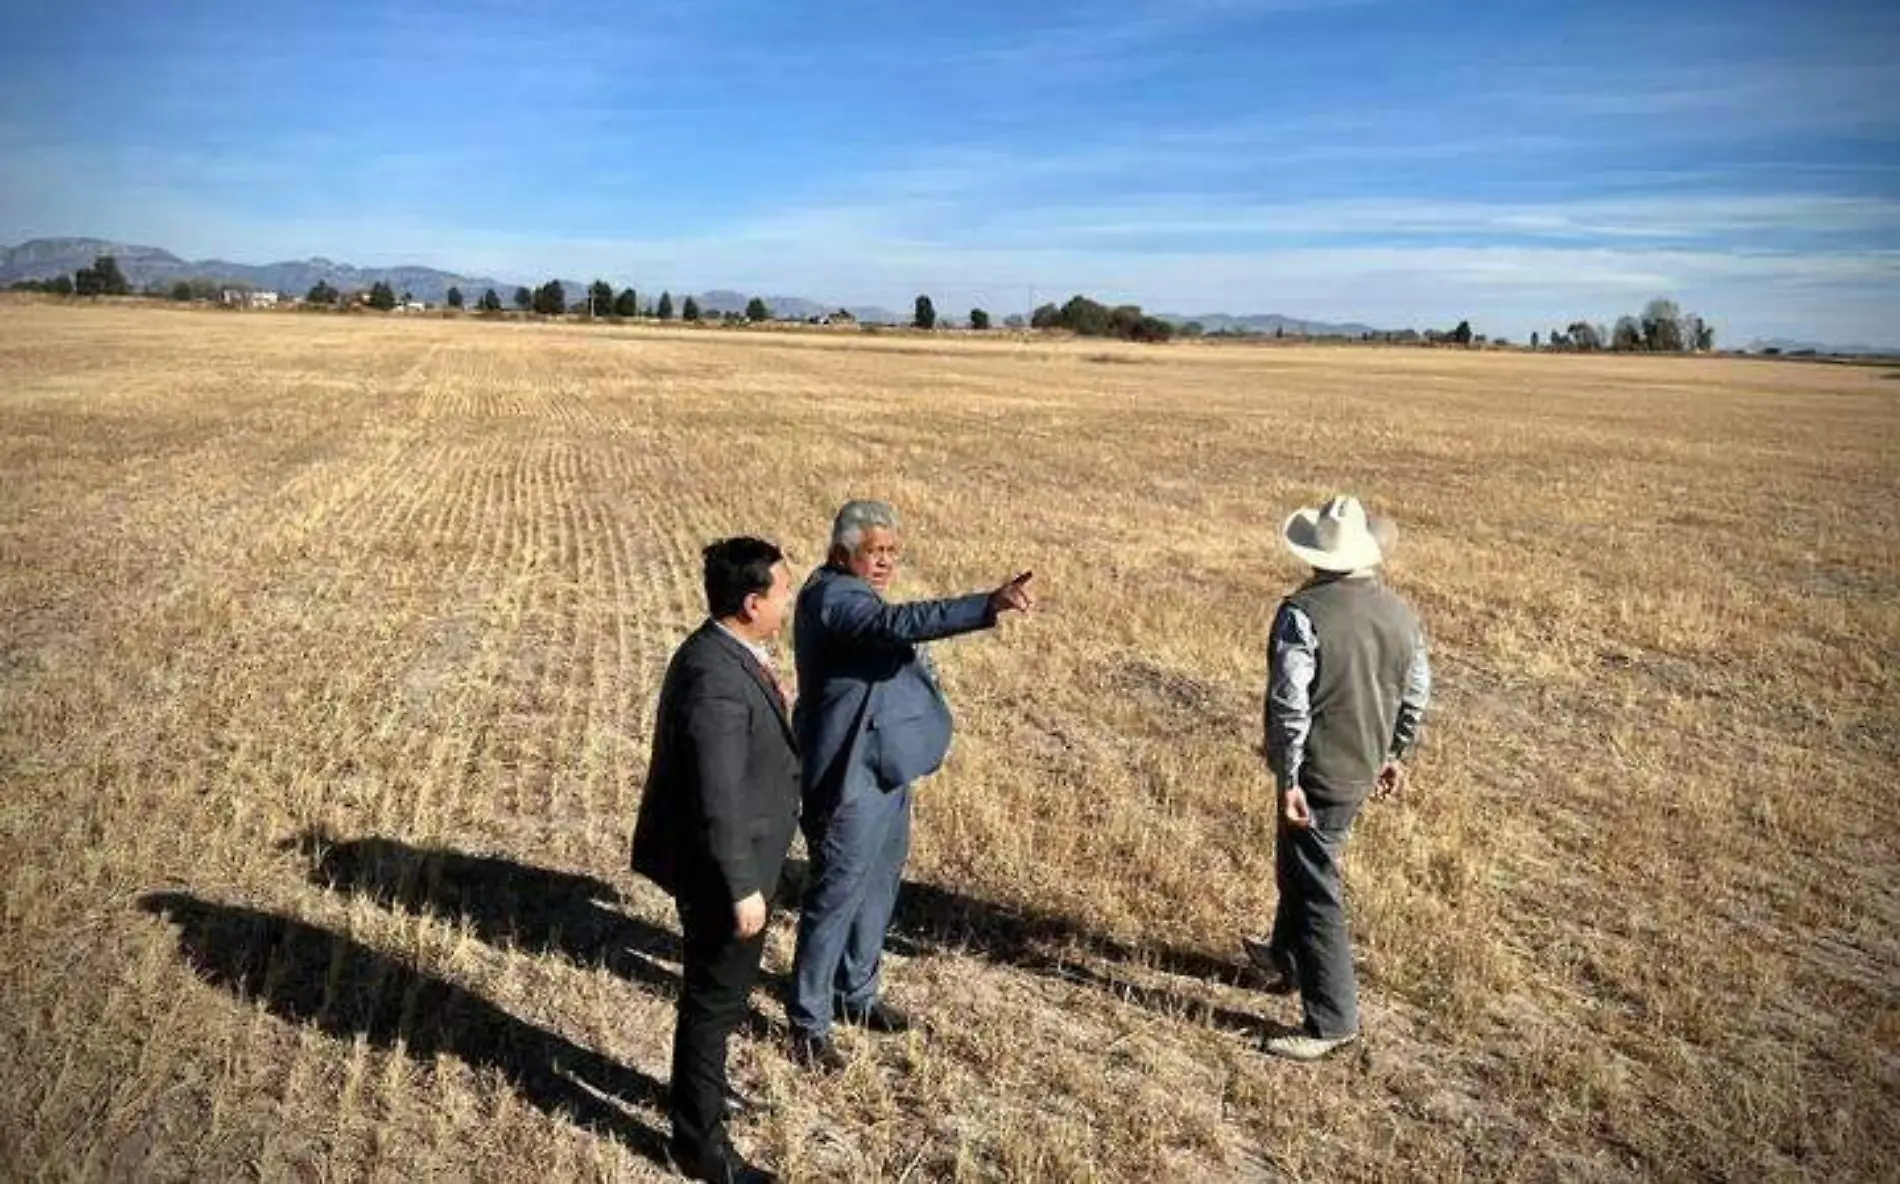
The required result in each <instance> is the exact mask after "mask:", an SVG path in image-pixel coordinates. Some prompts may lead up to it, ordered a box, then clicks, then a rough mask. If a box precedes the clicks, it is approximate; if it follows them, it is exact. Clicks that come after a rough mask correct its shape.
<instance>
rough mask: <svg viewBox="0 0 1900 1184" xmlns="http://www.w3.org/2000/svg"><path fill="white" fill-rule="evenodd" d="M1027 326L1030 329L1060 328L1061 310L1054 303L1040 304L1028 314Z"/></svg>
mask: <svg viewBox="0 0 1900 1184" xmlns="http://www.w3.org/2000/svg"><path fill="white" fill-rule="evenodd" d="M1029 327H1030V328H1031V329H1060V328H1061V327H1062V310H1061V309H1059V308H1057V307H1056V306H1055V305H1054V304H1044V305H1042V306H1040V307H1039V308H1037V309H1036V311H1035V312H1032V313H1030V314H1029Z"/></svg>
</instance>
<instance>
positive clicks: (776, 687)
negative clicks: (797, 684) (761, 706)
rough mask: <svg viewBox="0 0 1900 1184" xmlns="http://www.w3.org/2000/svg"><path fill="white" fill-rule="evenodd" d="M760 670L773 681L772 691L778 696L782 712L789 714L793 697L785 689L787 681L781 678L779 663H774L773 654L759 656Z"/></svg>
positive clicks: (763, 653) (762, 653)
mask: <svg viewBox="0 0 1900 1184" xmlns="http://www.w3.org/2000/svg"><path fill="white" fill-rule="evenodd" d="M759 668H760V669H761V670H764V671H765V677H766V678H768V679H771V680H772V690H773V691H775V692H777V694H778V705H779V708H780V710H782V711H787V712H789V711H790V710H791V709H792V696H791V693H790V692H789V691H787V690H786V688H785V680H784V679H783V678H780V677H779V673H778V663H776V662H774V661H772V655H771V654H769V653H765V652H761V653H760V654H759Z"/></svg>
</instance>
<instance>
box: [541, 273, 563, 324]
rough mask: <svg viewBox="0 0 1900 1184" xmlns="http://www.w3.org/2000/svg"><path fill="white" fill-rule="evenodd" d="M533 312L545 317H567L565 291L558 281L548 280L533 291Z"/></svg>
mask: <svg viewBox="0 0 1900 1184" xmlns="http://www.w3.org/2000/svg"><path fill="white" fill-rule="evenodd" d="M534 311H536V312H538V313H540V314H541V315H542V316H546V317H558V316H565V315H567V289H566V288H563V287H562V286H561V281H560V280H549V281H548V282H547V283H545V284H542V285H541V286H540V287H538V288H536V289H535V290H534Z"/></svg>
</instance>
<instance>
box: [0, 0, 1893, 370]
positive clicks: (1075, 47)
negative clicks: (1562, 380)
mask: <svg viewBox="0 0 1900 1184" xmlns="http://www.w3.org/2000/svg"><path fill="white" fill-rule="evenodd" d="M7 7H8V15H7V17H6V20H5V22H4V25H5V35H4V37H3V38H0V160H4V161H5V168H4V170H0V242H18V241H20V240H22V239H26V238H30V237H38V236H46V235H69V234H70V235H77V234H86V235H98V236H101V237H106V238H112V239H117V240H121V241H130V242H140V243H149V244H152V245H156V246H163V247H167V248H170V249H171V250H174V251H176V252H178V253H180V254H184V255H187V256H191V257H202V256H209V255H219V256H223V257H226V258H233V259H238V260H242V261H245V262H267V261H270V260H275V259H283V258H297V257H304V256H310V255H324V256H328V257H330V258H335V259H343V260H348V261H351V262H355V263H359V264H390V263H397V262H419V263H426V264H430V265H435V266H441V267H446V268H451V269H460V270H464V271H469V272H476V273H488V274H492V275H494V276H496V277H498V278H501V279H503V280H520V279H535V278H544V277H547V276H550V275H560V276H569V277H576V278H581V279H591V278H593V277H594V276H596V275H601V276H605V277H607V278H609V279H611V280H613V281H615V282H616V283H634V284H637V285H638V286H640V287H641V288H642V289H643V290H645V289H650V288H659V287H662V286H665V287H670V288H672V289H674V290H675V291H679V290H697V289H702V288H710V287H729V288H738V289H742V290H745V291H749V292H760V293H768V294H798V295H808V296H811V297H814V298H817V299H825V300H832V301H839V302H848V303H860V302H875V303H881V304H885V305H888V306H891V307H894V308H900V307H907V306H908V304H909V301H910V298H911V297H912V296H913V295H915V294H916V293H918V292H920V291H922V292H929V293H931V294H932V295H933V296H934V297H935V298H936V302H937V304H938V306H939V307H940V308H943V309H948V310H955V311H958V312H961V310H962V309H964V308H967V307H969V306H970V305H972V304H982V305H985V306H987V307H989V308H991V309H992V310H995V311H997V312H999V313H1000V312H1006V311H1017V310H1020V309H1022V308H1023V307H1024V306H1025V305H1026V304H1027V302H1028V301H1029V300H1030V299H1031V298H1032V297H1033V298H1034V299H1036V300H1044V299H1049V298H1052V297H1062V296H1066V295H1067V294H1068V293H1070V292H1073V291H1085V292H1089V293H1092V294H1094V295H1097V296H1099V297H1101V298H1104V299H1112V300H1130V301H1134V302H1138V303H1141V304H1143V305H1145V306H1146V307H1148V308H1150V309H1151V310H1160V311H1171V312H1183V313H1197V312H1204V311H1215V310H1220V311H1229V312H1285V313H1288V314H1290V315H1300V316H1307V317H1314V318H1334V319H1343V318H1354V319H1360V320H1366V321H1370V322H1373V323H1375V324H1380V325H1407V324H1412V325H1421V326H1423V325H1433V324H1437V325H1445V324H1449V323H1451V322H1454V321H1456V320H1457V319H1458V318H1460V317H1470V318H1471V319H1472V320H1473V321H1474V323H1476V324H1477V325H1478V327H1479V328H1480V329H1481V330H1483V329H1490V330H1491V331H1493V332H1498V333H1506V334H1510V335H1513V336H1519V337H1521V336H1523V335H1525V334H1527V333H1529V332H1530V331H1531V330H1532V329H1544V328H1548V327H1549V326H1550V325H1551V324H1553V323H1559V322H1566V321H1568V320H1571V319H1574V318H1575V317H1578V316H1585V317H1589V318H1591V319H1593V320H1603V321H1607V320H1610V319H1612V318H1613V317H1614V316H1615V315H1616V314H1617V313H1619V312H1624V311H1634V310H1635V309H1636V308H1637V307H1638V306H1640V304H1641V303H1642V302H1643V300H1645V299H1646V298H1647V297H1649V296H1651V295H1669V296H1673V297H1675V298H1676V299H1678V300H1679V301H1681V302H1682V304H1683V305H1684V306H1685V307H1687V308H1690V309H1694V310H1697V311H1700V312H1702V313H1704V314H1705V315H1707V316H1708V317H1710V318H1711V319H1712V320H1714V321H1715V322H1716V323H1717V324H1718V325H1719V326H1720V328H1721V330H1722V335H1723V340H1725V341H1726V342H1728V343H1730V344H1741V343H1744V342H1745V341H1746V340H1747V339H1749V338H1751V337H1754V336H1756V335H1769V334H1777V335H1794V336H1810V337H1820V338H1824V339H1827V340H1831V341H1836V342H1841V341H1873V342H1877V343H1900V81H1896V80H1897V79H1900V4H1896V3H1894V2H1893V0H1881V2H1860V0H1855V2H1848V0H1814V2H1809V3H1802V4H1794V3H1760V2H1753V0H1725V2H1721V3H1716V2H1712V0H1672V2H1670V3H1647V4H1630V3H1623V2H1621V0H1608V2H1599V3H1593V4H1565V5H1531V4H1523V3H1512V4H1505V3H1488V2H1472V3H1457V4H1453V3H1402V2H1392V3H1378V2H1371V0H1366V2H1351V0H1170V2H1168V3H1148V2H1146V0H1124V2H1122V3H1115V4H1109V3H1090V4H1080V3H1069V2H1067V0H1044V2H1042V3H1037V4H1022V3H1007V4H1002V3H988V2H973V0H966V2H963V3H954V4H930V5H923V4H906V3H902V2H891V3H835V2H834V3H791V2H788V0H776V2H772V0H747V2H720V0H693V2H690V3H689V2H685V0H676V2H674V3H662V4H656V3H647V4H639V3H615V4H591V3H586V2H583V0H574V2H569V3H562V4H558V5H555V4H536V3H531V2H529V0H511V2H509V3H505V4H489V3H486V2H482V0H474V2H462V0H458V2H457V3H447V2H446V0H405V2H403V3H393V2H374V3H356V2H352V0H325V2H323V3H319V4H309V5H294V6H293V5H272V4H257V3H254V2H253V3H244V4H237V3H232V4H214V3H206V4H171V5H165V4H127V3H123V2H112V3H94V2H92V0H59V2H57V3H45V2H42V0H12V2H10V3H9V4H8V6H7ZM292 8H294V9H296V11H295V12H294V13H288V14H286V13H284V12H281V11H280V10H286V9H292Z"/></svg>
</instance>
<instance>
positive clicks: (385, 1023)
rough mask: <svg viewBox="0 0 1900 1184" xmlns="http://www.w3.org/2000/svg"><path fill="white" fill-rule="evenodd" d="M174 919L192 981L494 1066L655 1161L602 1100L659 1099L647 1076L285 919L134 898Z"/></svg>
mask: <svg viewBox="0 0 1900 1184" xmlns="http://www.w3.org/2000/svg"><path fill="white" fill-rule="evenodd" d="M139 906H140V907H141V908H143V909H144V910H145V911H146V912H149V913H155V914H158V915H160V916H163V917H164V918H166V919H167V920H169V921H170V922H171V923H172V924H174V925H176V926H177V927H178V946H179V951H180V953H181V954H182V956H183V957H184V959H185V961H186V962H188V963H190V965H191V967H192V969H193V970H195V971H196V972H197V973H198V975H199V977H201V978H203V979H204V980H205V981H206V982H208V983H211V984H213V985H215V986H218V987H222V988H224V989H225V990H227V991H230V992H231V993H232V994H234V995H236V996H238V997H239V998H241V999H246V1000H255V1001H256V1002H258V1003H260V1004H262V1005H263V1006H264V1007H265V1008H266V1009H267V1010H269V1011H270V1012H271V1014H273V1015H276V1016H278V1017H280V1018H282V1019H285V1020H288V1021H290V1022H291V1023H295V1024H313V1025H315V1026H316V1027H317V1028H319V1029H320V1030H322V1031H323V1032H325V1033H328V1034H329V1035H331V1036H334V1037H336V1038H338V1039H340V1040H352V1039H354V1038H356V1037H358V1036H362V1037H364V1038H365V1039H367V1040H368V1041H369V1043H370V1044H372V1045H374V1046H376V1047H377V1048H381V1049H393V1048H400V1049H402V1050H403V1052H404V1053H406V1054H407V1055H408V1056H410V1057H413V1058H415V1059H416V1060H417V1061H420V1062H422V1063H423V1064H425V1065H426V1064H429V1063H431V1062H432V1061H433V1060H434V1058H435V1057H436V1056H437V1055H438V1054H442V1053H446V1054H448V1055H451V1056H454V1057H457V1058H459V1059H461V1060H462V1061H465V1062H466V1063H467V1064H468V1065H470V1066H471V1067H472V1068H476V1069H482V1068H494V1069H497V1070H499V1071H500V1072H501V1073H502V1074H503V1075H505V1076H506V1077H507V1078H508V1079H509V1080H511V1081H512V1082H513V1083H514V1086H515V1088H516V1089H517V1090H518V1091H520V1093H521V1096H522V1097H523V1098H525V1099H526V1100H527V1101H529V1102H530V1103H532V1104H533V1105H535V1106H536V1107H538V1108H539V1109H541V1110H543V1111H545V1112H546V1113H548V1114H552V1115H556V1116H561V1117H567V1118H570V1119H571V1120H573V1121H577V1122H579V1123H580V1124H581V1125H584V1126H588V1127H592V1128H594V1129H595V1130H598V1131H602V1132H605V1133H607V1134H610V1135H612V1136H613V1137H614V1138H616V1139H618V1140H619V1141H620V1142H622V1143H624V1144H626V1145H627V1146H628V1147H629V1148H631V1149H632V1150H634V1151H636V1152H638V1153H639V1154H641V1155H644V1156H647V1157H648V1158H650V1159H653V1160H654V1161H655V1162H661V1163H663V1162H665V1159H664V1152H663V1150H662V1148H663V1145H664V1144H663V1140H662V1138H661V1136H660V1135H659V1133H658V1132H656V1131H655V1130H654V1129H653V1128H651V1127H649V1126H647V1125H645V1124H643V1123H641V1122H639V1121H638V1120H636V1119H634V1118H633V1117H632V1116H630V1115H629V1114H627V1113H626V1112H625V1111H623V1110H621V1109H620V1108H619V1107H618V1106H615V1105H612V1104H611V1103H609V1102H608V1101H606V1100H603V1095H604V1097H605V1098H613V1099H617V1100H619V1101H621V1102H624V1103H626V1104H629V1105H637V1106H663V1105H664V1100H665V1089H664V1087H662V1086H661V1084H660V1083H659V1082H658V1081H655V1080H654V1079H653V1078H651V1077H648V1076H647V1075H646V1074H644V1073H641V1072H639V1071H637V1070H634V1069H629V1068H627V1067H625V1066H623V1065H619V1064H616V1063H615V1062H614V1061H612V1060H610V1059H608V1058H607V1057H603V1056H601V1055H600V1054H599V1053H596V1052H593V1051H592V1050H590V1049H586V1048H583V1047H581V1046H580V1045H578V1044H575V1043H574V1042H573V1041H571V1040H568V1039H566V1038H564V1037H561V1036H557V1035H555V1034H554V1033H553V1032H549V1031H547V1030H545V1029H543V1028H537V1027H535V1026H534V1025H533V1024H530V1023H527V1022H525V1021H523V1020H521V1019H518V1018H516V1017H515V1016H513V1015H510V1014H509V1013H508V1012H506V1011H503V1010H502V1009H501V1008H499V1007H497V1006H495V1005H494V1004H493V1003H490V1002H489V1001H487V1000H486V999H483V998H481V997H480V996H478V995H475V994H473V993H471V992H469V991H467V990H465V989H464V988H462V987H458V986H456V985H455V984H453V983H451V982H448V981H446V980H444V979H440V978H436V977H435V976H433V975H430V974H425V973H423V972H422V971H420V970H418V969H416V968H415V967H413V966H411V965H409V964H408V963H406V962H404V961H402V960H400V959H398V958H394V957H390V956H388V955H386V954H380V953H377V952H376V951H375V950H372V949H370V948H369V947H367V946H365V945H363V944H362V943H360V942H357V941H354V940H352V939H351V938H349V937H346V936H344V935H343V934H340V933H334V932H332V931H330V930H328V929H323V928H320V927H318V926H315V925H310V924H307V923H305V922H303V921H299V920H296V919H295V918H292V917H286V916H282V915H280V914H276V913H266V912H260V911H258V910H256V909H250V908H244V907H241V906H238V905H226V904H217V903H215V902H212V901H207V900H201V899H198V898H197V897H194V896H190V895H187V894H184V893H177V892H161V893H153V894H151V895H148V896H145V897H143V898H141V899H140V901H139Z"/></svg>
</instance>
